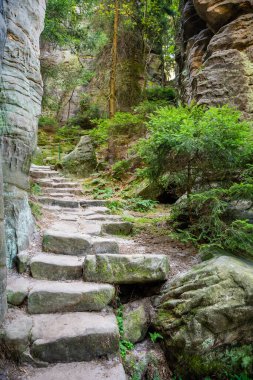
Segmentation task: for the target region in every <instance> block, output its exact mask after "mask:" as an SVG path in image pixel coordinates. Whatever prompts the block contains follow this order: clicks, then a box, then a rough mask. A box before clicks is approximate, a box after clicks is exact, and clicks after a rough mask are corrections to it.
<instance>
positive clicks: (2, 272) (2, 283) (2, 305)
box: [0, 0, 6, 323]
mask: <svg viewBox="0 0 253 380" xmlns="http://www.w3.org/2000/svg"><path fill="white" fill-rule="evenodd" d="M2 13H3V2H2V0H0V74H1V67H2V58H3V50H4V44H5V40H6V26H5V21H4V18H3V15H2ZM0 83H1V77H0ZM0 121H1V118H0ZM5 256H6V246H5V233H4V202H3V173H2V152H1V148H0V323H1V322H2V320H3V318H4V315H5V311H6V294H5V288H6V263H5V260H6V257H5Z"/></svg>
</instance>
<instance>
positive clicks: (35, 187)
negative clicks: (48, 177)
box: [31, 183, 42, 196]
mask: <svg viewBox="0 0 253 380" xmlns="http://www.w3.org/2000/svg"><path fill="white" fill-rule="evenodd" d="M41 192H42V190H41V186H40V185H39V184H38V183H32V184H31V194H32V195H35V196H36V195H37V196H38V195H41Z"/></svg>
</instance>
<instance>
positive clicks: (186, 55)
mask: <svg viewBox="0 0 253 380" xmlns="http://www.w3.org/2000/svg"><path fill="white" fill-rule="evenodd" d="M179 42H180V51H179V52H178V55H177V62H178V69H179V72H178V81H179V87H180V89H181V98H182V99H183V100H184V101H185V102H188V103H190V102H191V101H192V100H196V101H197V102H198V103H199V104H207V105H220V104H231V105H235V106H236V107H238V108H239V109H240V110H241V111H243V113H244V114H245V116H247V117H253V87H252V83H253V3H252V1H250V0H245V1H244V0H225V1H224V0H211V1H206V0H184V1H182V22H181V29H180V35H179Z"/></svg>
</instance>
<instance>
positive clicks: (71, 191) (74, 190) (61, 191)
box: [43, 187, 83, 196]
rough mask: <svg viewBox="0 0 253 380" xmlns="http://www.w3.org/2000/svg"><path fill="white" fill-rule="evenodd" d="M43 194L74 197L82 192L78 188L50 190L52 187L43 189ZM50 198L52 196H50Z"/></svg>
mask: <svg viewBox="0 0 253 380" xmlns="http://www.w3.org/2000/svg"><path fill="white" fill-rule="evenodd" d="M43 192H44V193H46V194H48V193H51V194H52V192H53V193H54V194H59V195H65V194H66V193H68V194H75V195H82V194H83V193H82V190H81V189H79V188H72V187H65V188H59V187H58V188H52V187H45V188H44V189H43ZM51 196H52V195H51Z"/></svg>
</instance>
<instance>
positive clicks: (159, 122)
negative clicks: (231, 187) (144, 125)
mask: <svg viewBox="0 0 253 380" xmlns="http://www.w3.org/2000/svg"><path fill="white" fill-rule="evenodd" d="M240 117H241V115H240V113H239V112H238V111H236V110H234V109H231V108H229V107H227V106H224V107H220V108H217V107H211V108H209V109H206V108H204V107H198V106H193V107H179V108H174V107H167V108H163V109H159V110H158V111H156V113H155V114H154V115H153V116H152V117H151V119H150V122H149V133H150V137H149V138H148V139H146V140H142V141H141V142H140V144H139V154H140V156H141V158H142V159H143V161H144V163H145V165H146V169H145V172H144V174H145V175H146V176H147V177H148V178H149V179H150V180H151V181H155V182H157V181H159V182H160V184H161V185H162V186H163V187H165V188H166V187H168V186H170V185H173V186H175V187H176V189H177V190H178V192H179V194H180V193H181V194H183V193H187V194H188V195H190V194H191V193H192V191H193V189H194V188H196V187H201V186H202V185H203V184H205V183H210V182H214V181H217V180H220V181H221V180H228V179H231V178H233V177H235V176H236V175H237V176H238V177H239V176H240V170H242V169H243V168H244V167H245V165H246V164H250V163H251V160H252V152H253V135H252V129H251V125H250V124H249V123H248V122H246V121H240Z"/></svg>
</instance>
